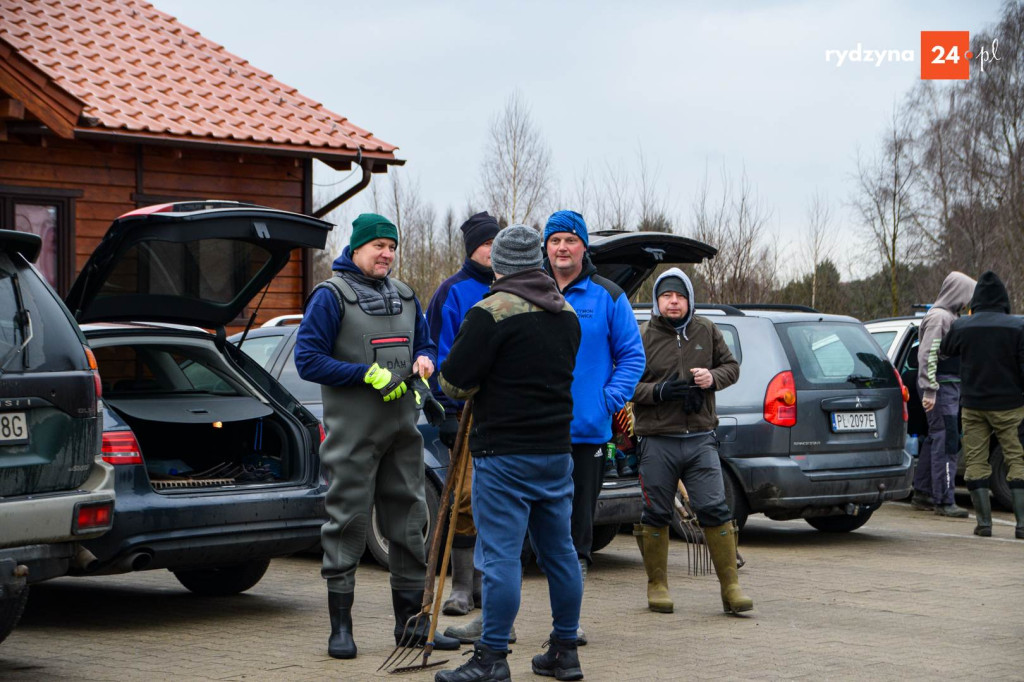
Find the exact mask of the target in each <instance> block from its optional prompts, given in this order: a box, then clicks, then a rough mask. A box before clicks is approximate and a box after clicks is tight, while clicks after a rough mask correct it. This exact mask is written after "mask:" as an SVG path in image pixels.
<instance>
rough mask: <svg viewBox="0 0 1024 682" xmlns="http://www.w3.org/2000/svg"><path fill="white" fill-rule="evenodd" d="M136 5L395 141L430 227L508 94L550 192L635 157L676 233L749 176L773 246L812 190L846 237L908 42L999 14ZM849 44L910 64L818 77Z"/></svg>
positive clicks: (850, 6)
mask: <svg viewBox="0 0 1024 682" xmlns="http://www.w3.org/2000/svg"><path fill="white" fill-rule="evenodd" d="M152 1H153V2H154V5H155V6H156V7H157V8H158V9H161V10H163V11H164V12H167V13H169V14H171V15H173V16H175V17H177V18H178V19H179V20H180V21H181V22H183V23H185V24H186V25H188V26H190V27H192V28H194V29H196V30H198V31H199V32H201V33H202V34H204V35H205V36H207V37H209V38H210V39H212V40H214V41H216V42H218V43H220V44H222V45H224V46H225V47H226V48H227V49H228V50H230V51H231V52H234V53H235V54H237V55H239V56H241V57H243V58H245V59H247V60H248V61H250V62H252V63H253V64H254V65H255V66H257V67H259V68H261V69H263V70H265V71H268V72H270V73H272V74H274V76H275V77H277V78H278V79H279V80H281V81H283V82H285V83H287V84H289V85H291V86H294V87H296V88H298V89H299V90H300V91H301V92H302V93H303V94H305V95H307V96H308V97H311V98H313V99H315V100H317V101H320V102H322V103H323V104H324V105H325V106H327V107H328V108H329V109H331V110H333V111H335V112H337V113H339V114H342V115H344V116H347V117H348V118H350V119H351V120H352V121H353V122H355V123H356V124H357V125H360V126H362V127H364V128H368V129H369V130H371V131H373V132H374V133H375V134H377V135H378V136H380V137H381V138H383V139H384V140H387V141H388V142H391V143H393V144H396V145H398V146H399V147H400V150H399V152H398V154H399V156H400V157H401V158H404V159H406V160H407V161H408V164H407V166H406V168H407V170H408V173H409V174H410V175H411V176H413V177H414V179H415V180H416V181H418V183H419V186H420V189H421V193H422V197H423V199H424V200H426V201H429V202H431V203H433V204H434V205H435V206H436V208H437V209H438V212H439V213H443V212H444V210H445V209H446V208H447V207H448V206H449V205H451V206H454V207H455V208H456V210H459V211H461V209H462V207H464V206H465V205H466V200H467V197H470V196H473V195H475V193H476V192H477V191H478V189H479V176H480V164H481V160H482V157H483V149H484V145H485V142H486V138H487V130H488V126H489V124H490V122H491V120H492V119H493V118H494V116H495V115H496V114H497V113H498V112H499V111H500V110H501V109H502V107H503V106H504V103H505V102H506V101H507V99H508V97H509V96H510V94H511V93H512V92H513V91H514V90H518V91H519V93H520V94H521V95H522V97H523V99H524V100H525V101H526V102H527V103H528V104H529V106H530V107H531V110H532V115H533V119H534V122H535V123H536V124H537V126H538V127H539V128H540V130H541V132H542V134H543V135H544V138H545V139H546V141H547V144H548V145H549V147H550V148H551V152H552V161H553V166H554V170H555V173H556V176H557V179H558V181H559V183H560V185H561V186H562V187H563V188H564V189H565V190H566V194H568V190H569V188H570V186H571V185H572V183H573V181H574V178H575V177H577V176H579V175H580V174H582V173H583V172H584V169H586V168H588V167H589V168H590V173H591V175H592V176H593V177H594V179H595V180H598V179H599V176H600V175H601V173H603V172H604V170H603V169H604V168H605V166H606V164H609V163H610V164H624V166H625V168H626V169H628V170H629V171H631V172H632V171H634V170H635V156H636V150H637V149H638V148H640V147H642V149H643V150H644V153H645V155H646V157H647V159H648V162H649V164H650V165H651V166H652V167H653V168H655V169H657V170H658V171H659V172H660V175H659V181H660V183H661V187H662V191H663V194H664V195H665V196H666V197H668V205H669V207H670V209H671V212H672V213H673V214H674V216H673V217H675V218H676V219H677V220H679V221H681V222H682V224H684V225H685V222H686V218H687V215H688V212H689V206H690V203H691V201H692V200H693V196H694V193H695V191H696V189H697V187H698V186H699V184H700V182H701V179H702V177H703V176H704V173H705V169H706V168H710V170H711V175H712V179H713V180H717V178H718V176H719V174H720V172H721V170H722V169H723V168H724V169H725V170H726V171H727V172H728V173H730V174H732V175H734V176H738V175H739V174H740V173H741V172H743V171H744V170H745V172H746V174H747V176H748V178H749V180H750V182H751V183H752V184H753V185H754V186H755V187H756V189H757V192H758V194H759V196H760V197H761V198H762V199H763V200H764V201H765V202H766V204H767V205H768V206H769V207H770V208H771V209H772V211H773V219H772V229H773V230H774V231H775V233H776V234H777V235H778V236H779V239H780V240H781V241H782V242H783V243H786V242H793V241H796V240H798V239H799V238H800V236H801V231H802V230H803V229H804V226H805V224H806V211H807V204H808V200H809V197H810V196H811V195H812V194H813V193H814V192H815V191H821V192H825V193H827V194H828V197H829V199H830V201H831V202H832V204H833V209H834V211H835V213H836V214H837V229H839V230H841V231H842V233H843V235H847V234H849V235H852V234H853V233H854V231H855V230H858V229H859V227H858V225H857V224H856V215H855V214H854V212H853V211H852V210H849V209H848V208H847V203H848V201H849V199H850V197H851V195H852V193H853V189H854V188H853V181H852V174H853V172H854V171H855V168H856V155H857V150H858V149H860V150H861V152H862V153H867V154H871V153H873V152H874V151H875V150H876V149H877V148H878V139H879V136H880V135H881V133H882V132H883V130H884V128H885V125H886V122H887V118H888V116H889V115H890V114H891V112H892V108H893V106H894V104H895V103H896V102H897V101H898V100H900V99H901V98H902V97H903V96H904V95H905V93H906V92H907V91H908V90H909V89H910V88H911V87H913V86H914V85H915V83H917V82H918V81H919V79H920V63H919V61H918V60H919V58H920V55H919V54H918V52H919V49H920V32H921V31H922V30H950V31H953V30H967V31H970V32H971V33H972V34H974V33H976V32H978V31H980V30H982V29H984V28H987V27H989V26H991V25H993V24H995V23H996V21H997V20H998V16H999V12H1000V2H998V1H996V0H974V1H972V2H965V1H964V0H958V1H956V2H953V1H946V0H931V1H929V2H905V3H900V4H899V5H898V6H897V5H896V3H892V2H882V1H880V0H875V1H868V2H864V1H861V2H852V1H851V2H832V3H824V2H810V1H806V2H784V1H778V2H759V3H756V4H755V3H752V2H751V3H728V5H729V6H728V7H726V8H720V7H711V6H710V5H711V3H683V2H635V3H624V2H621V1H620V2H588V3H584V2H559V3H555V2H523V1H519V2H500V3H499V2H490V3H483V2H468V1H465V2H454V1H453V2H431V1H429V0H411V1H405V0H392V1H391V2H386V3H385V2H379V3H363V2H360V3H356V2H341V1H327V0H291V1H290V2H281V1H280V0H274V1H270V0H216V1H212V0H152ZM721 4H725V3H721ZM858 43H860V44H861V46H862V48H863V49H864V50H868V49H872V50H875V49H885V50H901V51H902V50H912V51H913V52H914V56H915V60H914V61H913V62H899V63H889V62H887V63H883V64H881V65H880V66H876V65H874V64H868V63H863V62H862V63H854V62H850V61H847V62H846V63H844V64H843V65H842V66H840V67H837V66H836V60H833V61H832V62H831V63H826V61H825V51H826V50H853V49H855V48H856V47H857V44H858ZM335 193H336V192H335ZM355 208H361V206H356V207H351V208H350V209H349V211H350V212H354V210H353V209H355ZM563 208H573V207H572V206H564V207H563ZM851 243H852V241H851ZM843 251H845V252H849V251H850V249H849V248H845V249H843Z"/></svg>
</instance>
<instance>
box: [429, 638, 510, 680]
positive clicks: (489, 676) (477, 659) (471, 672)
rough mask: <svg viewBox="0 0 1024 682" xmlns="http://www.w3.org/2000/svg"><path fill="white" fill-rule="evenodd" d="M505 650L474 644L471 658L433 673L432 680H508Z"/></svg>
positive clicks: (478, 643) (508, 673)
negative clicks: (458, 664) (453, 668)
mask: <svg viewBox="0 0 1024 682" xmlns="http://www.w3.org/2000/svg"><path fill="white" fill-rule="evenodd" d="M506 656H508V652H507V651H495V650H494V649H492V648H490V647H489V646H487V645H486V644H482V643H480V642H477V643H476V644H475V645H474V651H473V658H471V659H469V660H468V661H466V662H465V663H463V664H462V665H460V666H459V667H458V668H456V669H455V670H442V671H440V672H439V673H437V674H436V675H434V682H509V681H510V680H511V679H512V673H511V672H509V669H508V661H506V660H505V657H506Z"/></svg>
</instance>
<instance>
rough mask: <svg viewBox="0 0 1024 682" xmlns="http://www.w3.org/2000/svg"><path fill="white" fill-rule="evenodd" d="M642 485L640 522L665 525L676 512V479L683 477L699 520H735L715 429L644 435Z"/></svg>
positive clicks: (710, 524)
mask: <svg viewBox="0 0 1024 682" xmlns="http://www.w3.org/2000/svg"><path fill="white" fill-rule="evenodd" d="M639 450H640V488H641V490H642V491H643V496H644V511H643V515H642V516H641V517H640V523H642V524H644V525H645V526H654V527H655V528H662V527H664V526H667V525H669V522H670V521H671V520H672V515H673V514H674V513H675V508H674V506H673V500H674V499H675V496H676V481H678V480H679V479H682V480H683V485H685V486H686V492H687V493H689V495H690V504H691V505H693V508H694V511H696V512H697V520H698V521H699V522H700V525H701V526H703V527H704V528H713V527H715V526H721V525H722V524H725V523H728V522H729V521H731V520H732V510H730V509H729V505H728V504H726V503H725V483H724V482H723V480H722V468H721V464H720V463H719V461H718V437H717V436H716V435H715V434H714V433H710V434H707V435H704V436H690V437H689V438H675V437H673V436H644V437H643V438H642V439H640V447H639Z"/></svg>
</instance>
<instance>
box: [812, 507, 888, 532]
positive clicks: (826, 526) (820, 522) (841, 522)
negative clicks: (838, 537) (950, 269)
mask: <svg viewBox="0 0 1024 682" xmlns="http://www.w3.org/2000/svg"><path fill="white" fill-rule="evenodd" d="M873 513H874V511H869V512H861V513H860V514H857V515H856V516H851V515H849V514H843V515H842V516H812V517H811V518H809V519H804V521H806V522H807V523H809V524H811V527H812V528H814V529H816V530H820V531H822V532H823V533H849V532H850V531H852V530H857V529H858V528H860V527H861V526H863V525H864V524H865V523H867V522H868V520H869V519H870V518H871V515H872V514H873Z"/></svg>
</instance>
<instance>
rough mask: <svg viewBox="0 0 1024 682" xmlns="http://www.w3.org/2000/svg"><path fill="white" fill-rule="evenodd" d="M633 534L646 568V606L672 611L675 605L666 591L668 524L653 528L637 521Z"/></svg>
mask: <svg viewBox="0 0 1024 682" xmlns="http://www.w3.org/2000/svg"><path fill="white" fill-rule="evenodd" d="M633 535H635V536H637V542H638V543H639V544H640V555H641V556H642V557H643V559H644V568H645V569H646V570H647V608H649V609H650V610H651V611H655V612H657V613H672V611H673V610H674V609H675V605H674V604H673V603H672V595H671V594H669V591H668V526H665V527H663V528H655V527H653V526H645V525H643V524H640V523H637V524H635V525H634V526H633Z"/></svg>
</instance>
